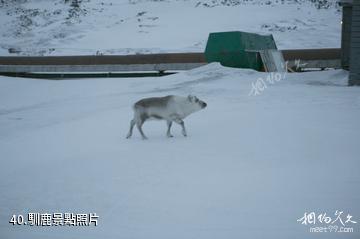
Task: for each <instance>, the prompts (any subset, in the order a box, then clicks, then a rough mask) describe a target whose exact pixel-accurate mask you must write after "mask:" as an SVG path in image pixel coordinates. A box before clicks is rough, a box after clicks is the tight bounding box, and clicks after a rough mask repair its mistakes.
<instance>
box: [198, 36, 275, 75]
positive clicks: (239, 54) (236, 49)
mask: <svg viewBox="0 0 360 239" xmlns="http://www.w3.org/2000/svg"><path fill="white" fill-rule="evenodd" d="M267 49H277V48H276V44H275V41H274V38H273V36H272V35H259V34H255V33H248V32H240V31H235V32H216V33H210V35H209V38H208V41H207V44H206V49H205V57H206V60H207V62H220V63H221V65H223V66H229V67H237V68H251V69H255V70H261V69H262V62H261V59H260V55H259V54H258V52H259V51H260V50H267Z"/></svg>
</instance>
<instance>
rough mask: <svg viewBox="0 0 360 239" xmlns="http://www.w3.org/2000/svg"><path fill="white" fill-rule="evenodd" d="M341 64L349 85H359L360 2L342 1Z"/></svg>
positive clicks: (353, 0) (357, 0)
mask: <svg viewBox="0 0 360 239" xmlns="http://www.w3.org/2000/svg"><path fill="white" fill-rule="evenodd" d="M339 4H340V6H342V7H343V16H342V32H341V51H342V54H341V64H342V67H343V68H344V69H346V70H349V71H350V73H349V85H360V0H342V1H340V2H339Z"/></svg>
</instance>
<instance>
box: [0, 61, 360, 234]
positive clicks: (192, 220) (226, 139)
mask: <svg viewBox="0 0 360 239" xmlns="http://www.w3.org/2000/svg"><path fill="white" fill-rule="evenodd" d="M269 76H271V75H270V74H267V73H259V72H256V71H253V70H245V69H232V68H226V67H222V66H220V65H219V64H216V63H213V64H210V65H207V66H204V67H201V68H198V69H194V70H191V71H188V72H183V73H180V74H176V75H171V76H166V77H161V78H138V79H134V78H132V79H125V78H123V79H87V80H68V81H47V80H33V79H20V78H7V77H1V78H0V102H1V105H0V152H1V159H0V192H1V197H0V238H8V239H11V238H88V239H90V238H139V239H141V238H154V239H155V238H156V239H161V238H164V239H165V238H166V239H167V238H179V239H183V238H197V239H201V238H204V239H209V238H230V239H232V238H233V239H237V238H254V239H255V238H259V239H260V238H261V239H263V238H269V239H272V238H274V239H275V238H276V239H285V238H295V239H303V238H309V237H313V236H314V235H315V234H311V233H309V225H302V224H301V223H300V222H298V221H297V219H299V218H301V217H302V216H303V215H304V213H305V212H307V213H310V212H313V211H314V212H316V213H324V212H325V213H327V215H328V216H331V217H334V213H335V212H336V210H341V211H343V212H344V214H345V215H344V216H345V218H346V214H347V213H349V214H351V215H353V216H354V217H353V218H352V219H353V220H355V221H358V222H359V216H360V206H359V203H358V202H359V197H360V191H359V190H358V188H359V184H360V174H359V168H360V161H359V150H358V142H359V141H358V137H359V132H360V125H359V118H360V97H359V96H360V88H358V87H347V86H346V85H347V72H345V71H342V70H336V71H324V72H309V73H293V74H287V75H285V76H284V77H281V78H274V79H276V80H275V81H271V80H267V79H268V77H269ZM259 80H264V82H265V83H266V88H265V87H262V88H261V89H260V91H259V92H257V94H255V92H254V91H253V85H254V84H255V85H256V82H258V81H259ZM189 93H193V94H196V95H197V96H198V97H199V98H201V99H203V100H205V101H206V102H207V103H208V107H207V108H206V109H205V110H203V111H200V112H198V113H195V114H194V115H191V116H190V117H189V118H187V119H186V120H185V123H186V125H187V128H188V134H189V135H188V137H187V138H184V137H183V136H182V135H181V134H180V127H177V126H176V125H175V126H174V128H173V134H174V136H175V137H174V138H171V139H169V138H167V137H166V136H165V135H166V134H165V133H166V125H165V122H156V121H153V122H147V123H146V124H145V125H144V131H145V132H146V134H147V136H148V137H149V140H147V141H144V140H141V138H140V136H139V134H138V132H137V131H136V130H135V132H134V135H133V138H131V139H130V140H127V139H125V136H126V134H127V131H128V127H129V120H130V119H131V117H132V111H131V104H132V103H134V102H135V101H136V100H138V99H139V98H142V97H150V96H159V95H167V94H179V95H187V94H189ZM59 212H60V213H67V212H70V213H71V212H73V213H90V212H95V213H97V215H98V216H99V219H98V223H99V225H98V226H97V227H94V226H90V227H81V226H78V227H70V226H58V227H55V226H52V227H41V226H33V227H30V226H25V225H22V226H16V225H15V226H13V225H11V224H9V223H8V221H9V220H10V218H11V216H12V215H13V214H16V215H18V214H22V215H25V216H26V215H27V213H59ZM358 225H359V224H351V225H350V226H352V227H354V232H352V233H342V234H341V233H334V232H332V233H323V234H316V236H319V237H320V238H325V236H326V238H339V237H340V238H359V236H360V230H359V226H358ZM348 226H349V225H348Z"/></svg>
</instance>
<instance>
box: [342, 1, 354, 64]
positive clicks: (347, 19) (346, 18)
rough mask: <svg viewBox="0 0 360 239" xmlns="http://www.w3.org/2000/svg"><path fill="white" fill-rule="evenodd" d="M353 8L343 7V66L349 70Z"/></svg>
mask: <svg viewBox="0 0 360 239" xmlns="http://www.w3.org/2000/svg"><path fill="white" fill-rule="evenodd" d="M351 15H352V6H349V5H346V6H343V16H342V31H341V66H342V68H344V69H346V70H349V63H350V40H351Z"/></svg>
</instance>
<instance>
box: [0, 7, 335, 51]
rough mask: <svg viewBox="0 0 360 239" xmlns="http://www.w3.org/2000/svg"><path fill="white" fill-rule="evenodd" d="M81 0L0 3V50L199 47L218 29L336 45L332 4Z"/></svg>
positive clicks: (302, 44)
mask: <svg viewBox="0 0 360 239" xmlns="http://www.w3.org/2000/svg"><path fill="white" fill-rule="evenodd" d="M18 2H23V1H18ZM221 2H224V4H220V3H221ZM295 2H298V3H295ZM328 2H336V1H335V0H332V1H328ZM225 3H228V4H225ZM282 3H283V4H282ZM227 5H230V6H227ZM80 6H81V8H80V9H78V10H74V9H73V8H71V7H70V4H64V0H56V1H48V0H36V1H34V0H31V1H28V2H26V3H22V4H10V5H6V4H4V5H3V6H2V7H0V21H1V23H2V24H0V55H17V54H19V55H84V54H90V55H94V54H108V55H109V54H134V53H158V52H202V51H204V49H205V46H206V41H207V38H208V35H209V33H210V32H219V31H220V32H222V31H250V32H255V33H261V34H273V36H274V38H275V40H276V43H277V46H278V48H279V49H294V48H324V47H335V48H339V47H340V32H341V30H340V29H341V24H340V22H341V11H340V9H339V7H335V4H333V5H332V6H331V7H329V8H328V9H317V8H316V6H315V5H314V4H313V3H310V1H307V0H297V1H292V0H287V1H275V0H268V1H262V0H252V1H245V0H244V1H242V0H234V1H217V0H213V1H210V0H188V1H182V0H179V1H172V0H170V1H150V0H148V1H147V0H143V1H142V0H138V1H137V0H133V1H128V0H121V1H114V0H101V1H100V0H92V1H83V3H82V4H81V5H80ZM9 49H11V51H12V52H14V53H9Z"/></svg>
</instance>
